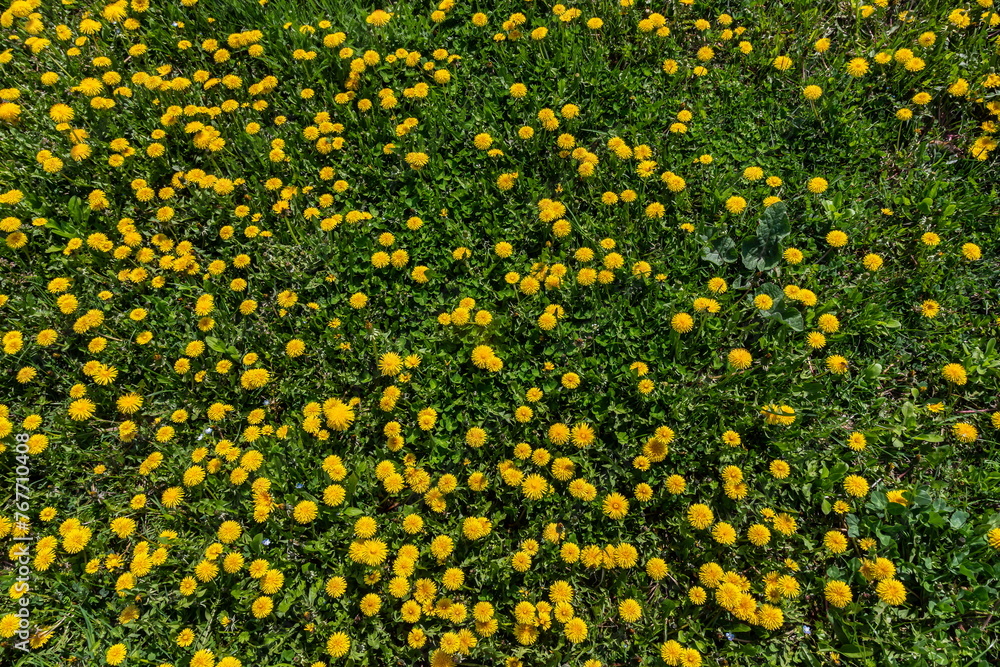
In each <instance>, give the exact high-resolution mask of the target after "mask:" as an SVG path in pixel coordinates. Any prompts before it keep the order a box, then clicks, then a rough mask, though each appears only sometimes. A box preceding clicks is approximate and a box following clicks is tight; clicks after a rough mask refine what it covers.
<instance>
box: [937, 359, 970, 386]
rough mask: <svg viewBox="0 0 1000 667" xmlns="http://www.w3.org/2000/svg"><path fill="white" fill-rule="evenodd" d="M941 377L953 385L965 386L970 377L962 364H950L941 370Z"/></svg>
mask: <svg viewBox="0 0 1000 667" xmlns="http://www.w3.org/2000/svg"><path fill="white" fill-rule="evenodd" d="M941 377H943V378H944V379H945V380H947V381H948V382H950V383H952V384H956V385H959V386H961V385H964V384H965V383H966V382H968V375H967V374H966V371H965V367H964V366H962V364H948V365H946V366H945V367H944V368H942V369H941Z"/></svg>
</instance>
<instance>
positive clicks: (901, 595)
mask: <svg viewBox="0 0 1000 667" xmlns="http://www.w3.org/2000/svg"><path fill="white" fill-rule="evenodd" d="M875 590H876V592H877V593H878V597H879V599H880V600H881V601H882V602H885V603H886V604H889V605H893V606H898V605H901V604H903V603H904V602H906V588H905V587H904V586H903V584H902V582H900V581H899V580H898V579H883V580H882V581H880V582H879V583H878V586H877V587H876V589H875Z"/></svg>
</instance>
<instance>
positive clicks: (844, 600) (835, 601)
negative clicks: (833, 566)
mask: <svg viewBox="0 0 1000 667" xmlns="http://www.w3.org/2000/svg"><path fill="white" fill-rule="evenodd" d="M823 592H824V594H825V596H826V601H827V602H829V603H830V604H831V605H833V606H834V607H841V608H842V607H846V606H847V605H848V604H850V603H851V601H852V600H853V599H854V595H853V594H852V593H851V587H850V586H849V585H847V584H846V583H844V582H843V581H838V580H836V579H834V580H832V581H828V582H827V584H826V587H825V588H824V590H823Z"/></svg>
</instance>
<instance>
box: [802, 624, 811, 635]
mask: <svg viewBox="0 0 1000 667" xmlns="http://www.w3.org/2000/svg"><path fill="white" fill-rule="evenodd" d="M802 632H804V633H806V634H807V635H811V634H812V633H813V631H812V628H810V627H809V626H808V625H803V626H802Z"/></svg>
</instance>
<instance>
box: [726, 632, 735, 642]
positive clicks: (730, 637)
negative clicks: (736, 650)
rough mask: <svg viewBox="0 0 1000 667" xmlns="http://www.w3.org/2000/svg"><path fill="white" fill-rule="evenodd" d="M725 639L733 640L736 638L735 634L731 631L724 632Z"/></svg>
mask: <svg viewBox="0 0 1000 667" xmlns="http://www.w3.org/2000/svg"><path fill="white" fill-rule="evenodd" d="M726 639H728V640H729V641H733V640H734V639H736V635H734V634H733V633H731V632H727V633H726Z"/></svg>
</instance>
